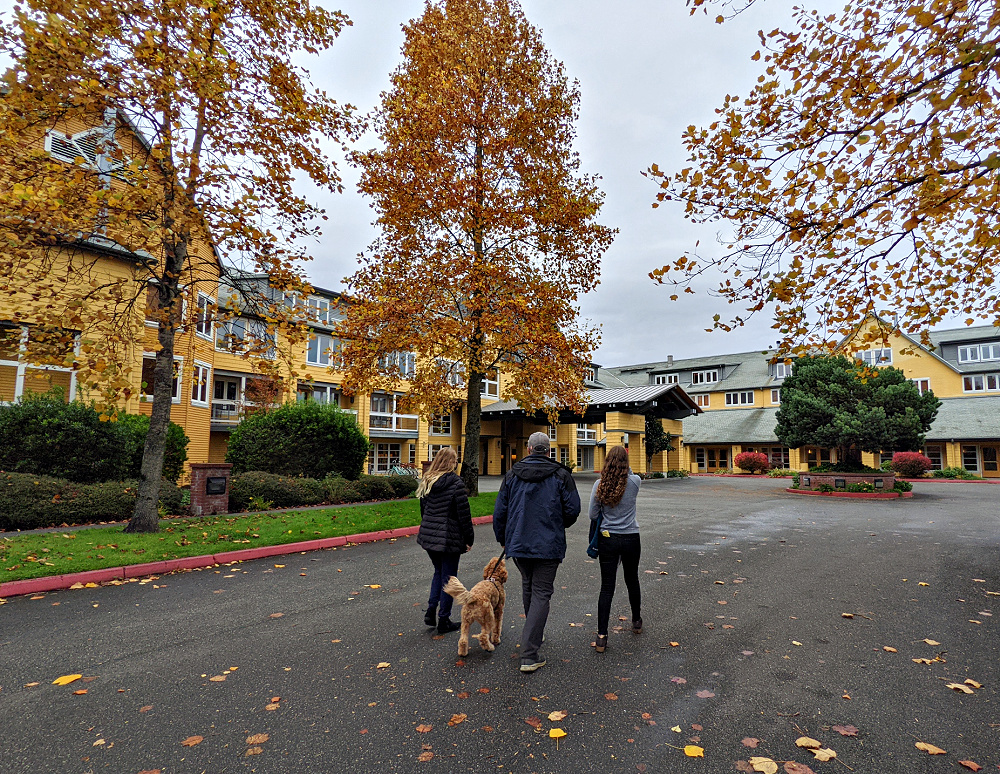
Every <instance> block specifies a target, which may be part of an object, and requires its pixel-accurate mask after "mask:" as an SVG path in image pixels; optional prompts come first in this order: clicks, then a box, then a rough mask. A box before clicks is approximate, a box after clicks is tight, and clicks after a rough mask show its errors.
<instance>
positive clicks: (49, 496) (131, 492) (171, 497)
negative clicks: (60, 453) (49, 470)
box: [0, 473, 181, 530]
mask: <svg viewBox="0 0 1000 774" xmlns="http://www.w3.org/2000/svg"><path fill="white" fill-rule="evenodd" d="M137 491H138V484H137V482H135V481H106V482H102V483H96V484H77V483H74V482H71V481H67V480H65V479H59V478H53V477H51V476H35V475H32V474H28V473H0V529H6V530H16V529H41V528H43V527H56V526H61V525H63V524H93V523H96V522H101V521H124V520H126V519H128V518H130V517H131V516H132V510H133V509H134V508H135V498H136V494H137ZM180 499H181V495H180V490H179V489H178V488H177V486H176V485H175V484H173V483H172V482H170V481H164V482H163V484H162V486H161V487H160V505H161V506H162V507H163V508H164V509H165V510H167V511H168V512H170V513H178V512H179V511H180Z"/></svg>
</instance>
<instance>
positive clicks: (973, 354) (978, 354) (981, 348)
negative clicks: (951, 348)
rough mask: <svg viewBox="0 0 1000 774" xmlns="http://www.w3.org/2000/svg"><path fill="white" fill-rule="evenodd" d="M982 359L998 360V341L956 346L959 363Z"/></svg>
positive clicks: (999, 356) (999, 351)
mask: <svg viewBox="0 0 1000 774" xmlns="http://www.w3.org/2000/svg"><path fill="white" fill-rule="evenodd" d="M984 360H1000V341H997V342H994V341H990V342H987V343H986V344H971V345H969V346H964V347H959V348H958V362H959V363H979V362H982V361H984Z"/></svg>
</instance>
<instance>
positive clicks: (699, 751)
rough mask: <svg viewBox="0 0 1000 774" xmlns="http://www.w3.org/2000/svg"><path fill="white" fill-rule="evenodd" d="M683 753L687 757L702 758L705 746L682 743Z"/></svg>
mask: <svg viewBox="0 0 1000 774" xmlns="http://www.w3.org/2000/svg"><path fill="white" fill-rule="evenodd" d="M684 754H685V755H686V756H687V757H688V758H704V757H705V748H704V747H698V745H696V744H687V745H684Z"/></svg>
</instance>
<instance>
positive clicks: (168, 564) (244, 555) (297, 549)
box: [0, 516, 493, 597]
mask: <svg viewBox="0 0 1000 774" xmlns="http://www.w3.org/2000/svg"><path fill="white" fill-rule="evenodd" d="M472 523H473V524H492V523H493V517H492V516H478V517H476V518H475V519H473V520H472ZM419 531H420V527H401V528H399V529H384V530H380V531H379V532H364V533H362V534H360V535H344V536H341V537H331V538H321V539H320V540H306V541H303V542H301V543H285V544H284V545H280V546H260V547H259V548H244V549H241V550H239V551H225V552H223V553H221V554H206V555H204V556H185V557H182V558H180V559H167V560H166V561H163V562H147V563H145V564H130V565H127V566H125V567H108V568H106V569H103V570H88V571H87V572H76V573H71V574H69V575H48V576H46V577H44V578H29V579H28V580H17V581H8V582H7V583H0V597H17V596H23V595H25V594H39V593H41V592H45V591H58V590H60V589H68V588H69V587H70V586H72V585H74V584H76V583H106V582H108V581H113V580H128V579H130V578H142V577H143V576H146V575H164V574H166V573H168V572H175V571H177V570H195V569H198V568H200V567H213V566H215V565H217V564H231V563H233V562H246V561H249V560H251V559H266V558H267V557H270V556H284V555H286V554H299V553H302V552H304V551H319V550H321V549H324V548H340V547H341V546H346V545H357V544H359V543H374V542H376V541H379V540H391V539H394V538H401V537H412V536H413V535H416V534H417V533H418V532H419Z"/></svg>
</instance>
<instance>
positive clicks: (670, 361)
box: [667, 355, 674, 366]
mask: <svg viewBox="0 0 1000 774" xmlns="http://www.w3.org/2000/svg"><path fill="white" fill-rule="evenodd" d="M673 364H674V356H673V355H667V365H668V366H672V365H673Z"/></svg>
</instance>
